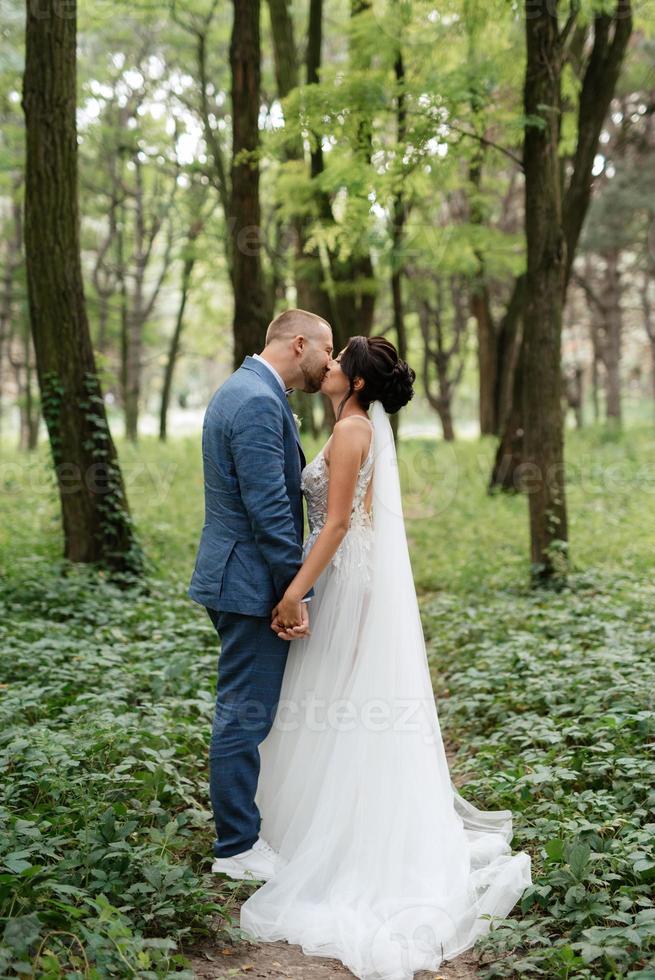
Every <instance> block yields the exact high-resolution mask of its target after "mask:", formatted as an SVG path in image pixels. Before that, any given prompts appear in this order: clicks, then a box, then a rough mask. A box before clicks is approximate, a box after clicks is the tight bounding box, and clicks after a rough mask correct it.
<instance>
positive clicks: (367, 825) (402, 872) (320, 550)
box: [240, 337, 531, 980]
mask: <svg viewBox="0 0 655 980" xmlns="http://www.w3.org/2000/svg"><path fill="white" fill-rule="evenodd" d="M414 377H415V375H414V372H413V371H412V370H411V369H410V368H409V367H408V366H407V364H406V363H405V362H404V361H401V360H400V359H399V358H398V354H397V352H396V349H395V348H394V347H393V345H392V344H391V343H390V342H389V341H388V340H386V339H384V338H382V337H371V338H366V337H353V338H352V339H351V340H350V341H349V343H348V345H347V347H346V348H345V349H344V350H343V351H342V352H341V354H340V355H339V356H338V357H337V358H336V360H335V361H332V362H331V364H330V368H329V371H328V373H327V375H326V378H325V381H324V383H323V387H322V391H323V392H324V393H325V394H326V395H328V396H329V398H330V399H331V401H332V404H333V405H334V408H335V416H336V419H337V422H336V424H335V427H334V431H333V434H332V436H331V438H330V439H329V440H328V442H327V443H326V445H325V446H324V447H323V449H322V450H321V451H320V452H319V454H318V455H317V456H316V458H315V459H314V460H313V461H312V462H311V463H309V465H308V466H306V467H305V469H304V470H303V474H302V489H303V493H304V495H305V497H306V500H307V507H308V518H309V526H310V535H309V537H308V539H307V542H306V544H305V548H304V554H303V557H304V563H303V565H302V567H301V569H300V570H299V572H298V574H297V576H296V578H295V579H294V581H293V582H292V583H291V584H290V586H289V588H288V590H287V593H285V596H284V597H283V599H282V601H281V602H280V604H279V605H278V606H277V607H276V610H275V611H274V621H273V624H272V625H273V628H274V629H275V631H276V632H278V633H281V634H282V635H283V636H285V637H286V638H288V637H289V636H291V635H292V633H291V631H290V628H289V627H290V624H291V623H292V622H297V621H298V620H297V608H298V602H299V598H300V597H302V596H304V595H305V594H306V592H307V590H308V589H309V587H310V586H312V585H314V587H315V596H314V598H313V600H312V605H311V606H310V615H311V633H309V634H307V635H304V636H301V637H298V638H296V639H294V640H293V641H292V642H291V645H290V650H289V655H288V660H287V665H286V669H285V674H284V679H283V683H282V690H281V694H280V701H279V704H278V709H277V714H276V718H275V721H274V724H273V727H272V729H271V730H270V732H269V734H268V736H267V737H266V738H265V740H264V741H263V742H262V743H261V745H260V755H261V763H262V765H261V772H260V778H259V785H258V790H257V797H256V803H257V805H258V807H259V810H260V813H261V816H262V825H261V836H262V837H263V838H265V839H266V840H267V841H268V842H269V843H270V844H271V846H272V847H273V848H274V849H275V850H276V851H277V852H278V853H279V856H280V857H279V861H278V865H277V870H276V873H275V874H274V875H273V877H271V878H270V879H269V880H268V881H266V882H265V883H264V884H263V885H262V886H261V887H260V888H259V889H258V890H257V891H256V892H254V894H253V895H251V896H250V897H249V898H248V899H247V901H246V902H245V903H244V904H243V906H242V907H241V917H240V925H241V928H242V929H243V931H244V932H245V933H246V934H247V935H249V936H252V937H253V938H257V939H260V940H265V941H274V940H279V939H285V940H287V941H288V942H290V943H297V944H299V945H300V946H301V947H302V949H303V951H304V952H305V953H307V954H312V955H317V956H329V957H336V958H338V959H339V960H341V961H342V962H343V963H344V964H345V966H347V967H348V968H349V969H350V970H351V971H352V973H353V974H355V976H357V977H360V978H362V980H411V978H412V977H413V975H414V973H416V972H418V971H420V970H435V969H437V968H438V967H439V965H440V964H441V962H442V961H443V960H447V959H452V958H453V957H455V956H457V955H458V954H460V953H461V952H463V951H464V950H465V949H468V948H470V947H471V946H472V945H473V944H474V943H475V941H476V939H477V938H478V937H479V936H480V935H481V934H482V933H484V932H485V931H486V930H487V929H488V928H489V926H490V917H504V916H506V915H507V914H508V913H509V911H510V910H511V908H512V907H513V906H514V905H515V904H516V902H517V901H518V899H519V898H520V897H521V895H522V893H523V891H524V889H525V888H526V887H527V886H528V885H529V884H530V882H531V878H530V859H529V857H528V855H527V854H525V853H518V854H512V853H511V849H510V841H511V838H512V817H511V813H510V811H506V810H502V811H495V812H484V811H481V810H478V809H476V808H475V807H474V806H473V805H472V804H470V803H468V802H467V801H466V800H465V799H464V798H463V797H462V796H460V794H459V793H458V791H457V789H456V788H455V787H454V785H453V784H452V782H451V780H450V775H449V771H448V764H447V761H446V755H445V752H444V747H443V743H442V739H441V733H440V728H439V721H438V718H437V710H436V705H435V701H434V694H433V691H432V685H431V681H430V674H429V669H428V662H427V657H426V651H425V642H424V638H423V631H422V627H421V621H420V617H419V608H418V603H417V598H416V591H415V588H414V582H413V578H412V570H411V565H410V558H409V552H408V547H407V539H406V536H405V527H404V520H403V513H402V504H401V495H400V483H399V477H398V468H397V461H396V452H395V447H394V440H393V434H392V430H391V426H390V424H389V420H388V417H387V413H394V412H397V411H398V410H399V409H400V408H401V407H402V406H403V405H405V404H406V403H407V402H408V401H409V400H410V398H411V397H412V395H413V388H412V383H413V381H414ZM369 410H370V416H369V414H368V412H369ZM287 630H289V631H288V632H287Z"/></svg>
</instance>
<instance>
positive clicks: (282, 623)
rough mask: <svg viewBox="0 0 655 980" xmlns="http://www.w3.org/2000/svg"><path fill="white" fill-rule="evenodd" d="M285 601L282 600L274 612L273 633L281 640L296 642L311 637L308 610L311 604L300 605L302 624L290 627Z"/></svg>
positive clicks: (298, 623) (301, 603) (302, 603)
mask: <svg viewBox="0 0 655 980" xmlns="http://www.w3.org/2000/svg"><path fill="white" fill-rule="evenodd" d="M285 601H286V600H285V599H282V600H281V602H279V603H278V604H277V606H276V607H275V609H274V610H273V613H272V616H273V619H272V622H271V629H272V630H273V632H274V633H276V634H277V635H278V636H279V637H280V639H281V640H296V639H299V638H300V637H303V636H309V634H310V629H309V612H308V608H307V607H308V605H309V604H308V603H307V602H300V603H299V606H300V610H299V611H300V622H297V623H296V624H295V625H293V626H289V625H288V622H289V621H290V620H289V618H288V614H286V609H285V605H284V604H285Z"/></svg>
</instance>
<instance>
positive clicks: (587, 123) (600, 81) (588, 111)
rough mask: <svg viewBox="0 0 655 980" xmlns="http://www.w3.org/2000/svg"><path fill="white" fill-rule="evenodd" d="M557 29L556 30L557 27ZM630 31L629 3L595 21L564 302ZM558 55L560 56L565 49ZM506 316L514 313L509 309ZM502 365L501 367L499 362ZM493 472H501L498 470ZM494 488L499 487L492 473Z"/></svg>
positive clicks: (535, 10)
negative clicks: (603, 127)
mask: <svg viewBox="0 0 655 980" xmlns="http://www.w3.org/2000/svg"><path fill="white" fill-rule="evenodd" d="M548 10H549V11H550V12H551V15H552V17H553V20H555V19H556V12H557V6H555V8H554V9H553V6H552V4H551V5H550V7H549V8H548ZM526 13H527V17H528V19H531V18H532V17H533V15H534V16H535V17H539V16H541V15H543V4H541V3H537V6H536V7H533V6H530V8H529V9H528V10H527V11H526ZM612 28H613V33H612ZM554 29H556V25H555V28H554ZM631 33H632V8H631V2H630V0H617V2H616V8H615V12H614V15H611V14H605V13H604V14H599V15H597V16H596V17H595V18H594V22H593V45H592V47H591V53H590V55H589V57H588V60H587V62H586V66H585V69H584V77H583V79H582V85H581V89H580V96H579V102H578V135H577V142H576V149H575V154H574V159H573V167H572V173H571V177H570V180H569V182H568V186H567V188H566V193H565V195H564V205H563V217H562V224H563V231H564V238H565V241H566V256H565V261H564V287H563V291H564V296H563V299H564V298H565V295H566V286H567V284H568V281H569V278H570V275H571V270H572V266H573V260H574V258H575V253H576V249H577V246H578V241H579V238H580V232H581V230H582V225H583V223H584V219H585V216H586V213H587V210H588V208H589V201H590V197H591V189H592V186H593V182H594V177H593V164H594V160H595V156H596V152H597V149H598V140H599V136H600V132H601V129H602V126H603V122H604V120H605V117H606V115H607V112H608V109H609V106H610V103H611V100H612V96H613V94H614V91H615V89H616V83H617V81H618V77H619V73H620V71H621V66H622V64H623V60H624V57H625V52H626V49H627V46H628V41H629V39H630V35H631ZM584 40H585V38H584V35H583V33H582V31H580V30H578V31H577V37H576V40H575V47H576V48H579V49H580V50H582V47H583V45H584ZM573 46H574V45H572V47H573ZM559 54H560V58H561V57H562V52H561V50H560V53H559ZM560 70H561V65H560ZM519 278H520V277H519ZM518 286H519V282H518V280H517V283H516V284H515V289H514V292H513V294H512V301H511V302H510V307H511V305H512V302H513V301H514V299H515V297H516V295H517V289H518ZM562 301H563V300H562ZM507 315H509V308H508V314H507ZM499 364H501V365H502V361H501V360H500V358H499ZM517 370H518V362H517ZM519 387H521V386H517V385H515V386H513V390H514V391H516V390H517V389H518V388H519ZM521 411H522V410H521V406H520V405H517V404H514V405H513V406H512V407H511V408H510V410H509V411H508V412H507V415H506V418H507V419H508V423H507V424H508V425H512V426H513V427H514V434H515V433H516V432H517V431H518V430H519V429H520V428H521V427H522V424H521ZM514 434H513V433H512V432H511V431H510V432H505V431H503V436H502V440H501V442H504V443H505V444H507V445H509V444H511V443H513V442H516V439H515V437H514ZM494 469H496V468H495V467H494ZM491 485H494V475H493V474H492V478H491Z"/></svg>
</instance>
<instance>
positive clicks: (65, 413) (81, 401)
mask: <svg viewBox="0 0 655 980" xmlns="http://www.w3.org/2000/svg"><path fill="white" fill-rule="evenodd" d="M76 33H77V19H76V8H75V3H74V2H71V3H69V4H68V5H67V7H66V11H65V16H62V12H61V10H60V8H59V4H57V3H56V2H55V0H44V2H42V3H41V4H39V5H38V8H37V7H36V6H35V5H34V4H28V5H27V27H26V54H25V76H24V87H23V108H24V111H25V121H26V145H27V154H26V195H25V254H26V263H27V283H28V296H29V308H30V319H31V325H32V336H33V340H34V350H35V353H36V362H37V373H38V378H39V386H40V390H41V404H42V410H43V415H44V418H45V421H46V424H47V427H48V434H49V437H50V445H51V449H52V456H53V462H54V466H55V472H56V475H57V481H58V486H59V493H60V500H61V508H62V517H63V528H64V541H65V556H66V558H68V559H70V560H72V561H79V562H98V563H100V564H102V565H105V566H107V567H109V568H111V569H112V570H114V571H131V572H134V571H137V570H139V569H140V567H141V555H140V552H139V550H138V547H137V546H136V544H135V539H134V535H133V529H132V522H131V519H130V516H129V513H128V508H127V501H126V497H125V490H124V486H123V480H122V476H121V472H120V469H119V466H118V461H117V458H116V451H115V448H114V444H113V441H112V439H111V435H110V433H109V427H108V425H107V418H106V414H105V406H104V401H103V398H102V392H101V390H100V383H99V380H98V375H97V372H96V365H95V361H94V356H93V349H92V346H91V338H90V335H89V324H88V319H87V314H86V306H85V302H84V290H83V284H82V268H81V262H80V242H79V211H78V170H77V131H76V120H75V107H76V60H75V56H76Z"/></svg>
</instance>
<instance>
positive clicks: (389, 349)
mask: <svg viewBox="0 0 655 980" xmlns="http://www.w3.org/2000/svg"><path fill="white" fill-rule="evenodd" d="M339 363H340V365H341V370H342V371H343V373H344V374H345V375H346V377H347V378H348V379H349V381H350V391H349V392H348V394H347V395H346V397H345V399H344V400H343V402H342V405H344V404H345V403H346V402H347V401H348V398H350V396H351V395H352V394H353V392H355V387H354V385H355V378H362V380H363V381H364V386H363V387H362V388H360V389H359V391H356V392H355V395H356V396H357V401H358V402H359V404H360V405H361V406H362V408H363V409H364V410H368V407H369V405H370V404H371V402H374V401H380V402H382V405H383V407H384V410H385V412H388V414H389V415H393V414H394V413H395V412H398V411H399V410H400V409H401V408H403V406H404V405H406V404H407V402H408V401H411V399H412V398H413V396H414V381H415V379H416V372H415V371H414V370H413V369H412V368H411V367H410V366H409V365H408V364H407V362H406V361H403V360H401V359H400V358H399V357H398V351H397V350H396V348H395V347H394V345H393V344H392V343H391V341H390V340H387V339H386V337H351V339H350V340H349V341H348V345H347V347H346V349H345V350H344V352H343V354H342V355H341V361H340V362H339Z"/></svg>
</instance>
